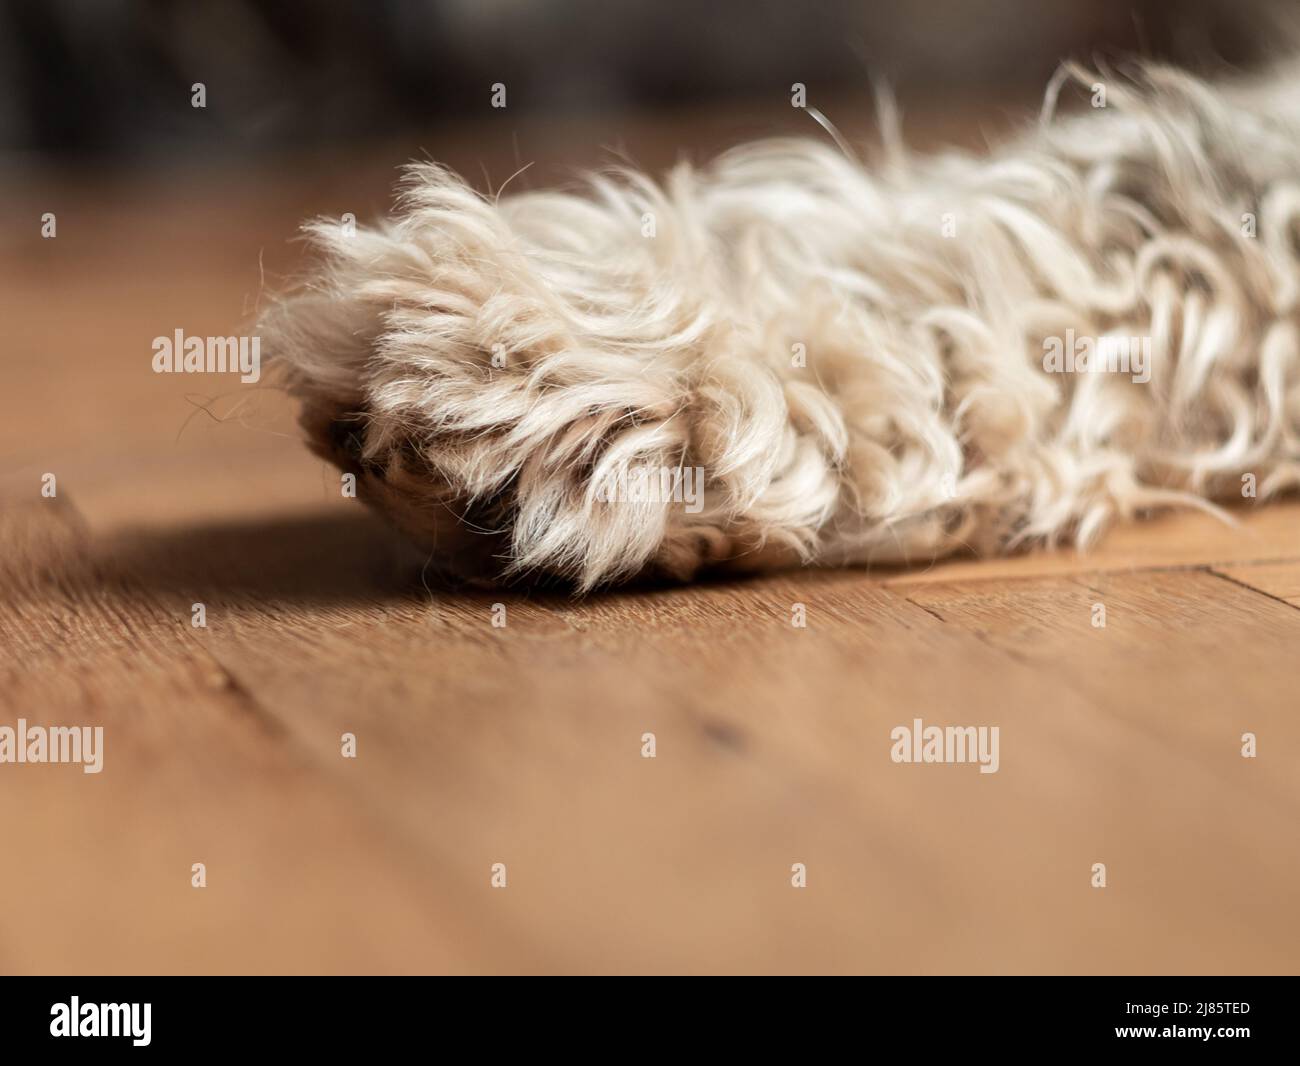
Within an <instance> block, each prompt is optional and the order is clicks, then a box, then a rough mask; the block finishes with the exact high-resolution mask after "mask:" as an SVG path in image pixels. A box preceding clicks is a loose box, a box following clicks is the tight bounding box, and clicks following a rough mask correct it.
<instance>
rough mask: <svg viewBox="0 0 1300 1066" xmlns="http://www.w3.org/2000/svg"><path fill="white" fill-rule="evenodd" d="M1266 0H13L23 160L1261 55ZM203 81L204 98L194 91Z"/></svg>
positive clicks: (1224, 61) (10, 106)
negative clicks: (802, 88) (497, 109)
mask: <svg viewBox="0 0 1300 1066" xmlns="http://www.w3.org/2000/svg"><path fill="white" fill-rule="evenodd" d="M1294 8H1295V5H1294V4H1278V3H1273V2H1271V0H1185V2H1171V0H1059V2H1054V0H875V2H872V0H803V2H792V0H712V2H700V0H689V2H685V0H367V2H361V0H357V2H355V3H344V2H321V3H310V2H307V0H278V2H274V0H190V2H184V3H181V2H166V0H30V2H28V0H0V152H2V153H3V157H2V158H4V159H5V160H6V161H8V162H11V163H12V162H28V163H30V162H35V161H40V162H54V161H59V162H69V161H74V160H78V159H85V158H87V157H90V158H100V159H113V160H116V161H121V162H127V161H134V162H138V161H147V160H152V159H156V158H158V157H160V156H177V155H179V156H182V157H194V156H199V157H201V156H203V155H210V154H213V153H216V154H220V155H222V156H223V157H227V158H230V157H232V156H233V157H238V156H245V155H257V154H263V153H267V152H276V151H283V150H290V151H292V150H294V149H301V148H302V147H304V146H314V145H321V144H325V143H330V142H338V141H341V140H355V139H357V138H364V137H368V136H377V137H384V136H389V135H391V134H393V133H394V132H395V131H400V130H405V129H412V128H419V127H421V126H424V125H427V124H436V123H438V122H440V121H443V120H454V119H462V118H484V117H487V116H490V115H491V108H490V97H491V86H492V85H493V84H494V83H497V82H500V83H504V84H505V85H506V86H507V93H508V105H509V109H510V111H511V112H512V113H513V114H524V115H527V114H530V113H532V114H536V113H545V114H546V115H548V116H551V117H556V116H568V115H575V116H580V115H584V114H595V113H610V112H628V111H638V112H645V111H653V110H655V109H674V108H676V109H681V108H684V107H699V106H707V105H710V104H725V103H726V102H727V101H731V100H740V99H743V100H751V101H752V100H756V99H764V100H766V99H770V100H771V101H772V102H777V101H779V100H780V99H781V98H782V97H784V98H787V99H788V96H789V92H790V85H791V84H792V83H793V82H803V83H805V84H806V85H807V86H808V90H809V96H810V99H816V98H817V96H818V94H823V95H829V94H836V93H839V94H845V93H861V91H862V90H863V89H864V87H866V86H869V85H870V83H871V82H872V81H874V80H880V79H887V80H889V81H890V82H891V83H892V84H893V85H894V86H895V87H896V89H897V91H898V93H899V95H900V97H901V98H903V99H904V100H905V101H906V100H907V99H908V98H909V97H924V98H927V99H931V100H933V99H936V98H937V99H940V100H942V99H944V98H947V97H950V96H952V95H953V94H960V95H967V94H968V93H969V91H970V90H972V89H976V88H978V89H980V90H981V91H994V90H996V91H999V92H1003V93H1005V94H1007V95H1010V96H1016V95H1021V94H1029V93H1037V92H1039V91H1040V90H1041V87H1042V85H1043V83H1044V82H1045V80H1046V79H1047V78H1048V77H1049V76H1050V74H1051V72H1052V70H1053V68H1054V67H1055V66H1056V64H1057V62H1058V61H1059V60H1060V59H1061V58H1062V57H1066V56H1070V57H1075V58H1079V59H1084V60H1095V59H1098V58H1104V57H1108V56H1113V57H1118V56H1123V55H1126V54H1134V53H1137V54H1144V55H1149V56H1159V57H1165V58H1170V59H1174V60H1177V61H1180V62H1185V63H1192V64H1193V65H1196V66H1199V67H1207V66H1209V67H1214V66H1216V65H1226V66H1242V65H1249V64H1251V63H1254V62H1257V61H1258V60H1259V59H1260V58H1261V57H1262V52H1263V50H1264V49H1266V48H1268V47H1269V46H1270V43H1274V42H1276V40H1277V39H1278V34H1277V32H1276V31H1275V27H1277V26H1280V25H1282V23H1283V22H1284V21H1285V19H1286V18H1287V17H1288V16H1287V14H1286V13H1287V11H1289V10H1292V9H1294ZM196 82H202V83H203V85H204V87H205V91H206V94H207V107H206V108H203V109H196V108H194V107H192V106H191V87H192V86H193V84H194V83H196Z"/></svg>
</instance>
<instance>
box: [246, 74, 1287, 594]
mask: <svg viewBox="0 0 1300 1066" xmlns="http://www.w3.org/2000/svg"><path fill="white" fill-rule="evenodd" d="M1073 76H1074V77H1079V78H1081V79H1082V81H1083V82H1084V84H1085V86H1087V85H1089V84H1091V83H1092V82H1094V81H1101V80H1104V82H1105V85H1106V92H1107V99H1106V105H1107V106H1106V107H1105V108H1104V109H1101V110H1097V111H1095V112H1094V111H1088V109H1087V108H1085V111H1086V112H1087V113H1085V114H1083V115H1081V116H1080V117H1075V118H1066V119H1061V118H1057V117H1054V116H1053V114H1052V112H1053V111H1054V109H1055V107H1054V104H1055V95H1056V92H1057V90H1058V88H1059V85H1060V83H1059V82H1058V83H1057V84H1054V85H1053V87H1052V88H1051V89H1050V90H1049V93H1048V103H1047V106H1046V107H1045V114H1044V118H1043V121H1042V122H1041V124H1040V126H1039V128H1037V129H1036V130H1034V131H1032V132H1030V133H1029V134H1028V135H1026V136H1025V137H1024V138H1023V139H1021V140H1020V141H1019V142H1017V143H1015V144H1013V145H1011V146H1009V147H1007V148H1006V149H1004V150H1002V151H1001V152H999V153H998V154H996V155H994V156H993V157H992V158H990V159H976V158H971V157H968V156H966V155H959V154H947V155H942V156H939V157H936V158H926V159H919V158H913V157H910V156H909V155H908V154H907V153H906V152H905V151H903V149H902V148H901V146H900V145H899V144H898V142H897V140H896V138H893V137H887V138H886V147H885V151H884V153H883V155H882V158H881V159H879V160H878V161H876V162H875V163H874V164H873V165H869V166H864V165H862V164H860V163H858V162H856V161H854V160H851V159H849V158H847V157H846V156H845V155H844V154H843V153H842V152H840V151H839V150H837V149H835V148H833V147H830V146H827V145H825V144H823V143H819V142H817V141H812V140H809V141H797V140H780V141H770V142H764V143H757V144H752V145H747V146H744V147H741V148H738V149H736V150H734V151H731V152H729V153H727V154H726V155H724V156H722V157H721V158H720V159H718V160H717V161H716V162H714V163H713V164H712V165H710V166H709V167H707V168H706V169H703V170H697V169H693V168H692V167H691V166H689V165H686V164H682V165H679V166H678V167H676V168H675V169H674V170H673V171H672V172H671V173H669V174H668V175H667V177H666V178H665V180H664V181H663V183H662V184H659V183H656V182H655V181H653V180H651V179H650V178H648V177H646V176H645V175H643V174H640V173H635V172H631V171H618V172H615V173H611V174H605V175H599V176H593V177H592V178H591V179H590V185H589V188H587V189H585V190H583V191H582V192H580V193H577V194H571V193H566V192H530V193H526V194H521V195H513V196H504V197H502V198H501V199H500V200H499V201H497V200H494V199H489V198H484V197H482V196H480V195H478V194H477V193H475V192H473V191H472V190H471V189H470V188H469V187H468V186H467V185H466V184H465V183H464V182H462V181H461V180H460V179H459V178H457V177H456V176H455V175H453V174H451V173H449V172H448V171H446V170H444V169H442V168H440V167H437V166H431V165H418V166H413V167H411V168H410V171H409V173H408V176H407V181H406V184H405V192H404V195H403V198H402V202H401V206H400V211H399V213H398V214H397V216H396V217H395V218H393V219H391V220H388V221H382V222H380V223H378V224H377V225H375V226H374V227H373V228H358V229H357V231H356V233H355V235H354V236H347V235H346V234H344V232H343V231H342V230H341V228H340V227H339V225H338V224H337V223H334V222H326V221H318V222H316V223H313V224H311V225H310V226H309V227H308V229H309V232H310V233H311V235H312V237H313V238H314V240H315V242H316V243H317V244H319V246H320V247H321V248H322V249H323V252H324V255H323V265H322V266H321V267H320V268H319V272H318V273H317V274H316V275H315V276H314V277H313V278H312V279H311V281H310V283H309V284H308V285H307V286H306V287H305V289H304V290H303V291H302V292H300V293H298V294H296V295H293V296H291V297H289V298H288V299H286V300H285V301H283V302H282V303H281V304H279V305H277V307H276V308H275V309H274V310H273V311H272V313H271V314H270V315H269V316H268V317H267V319H266V321H265V322H264V323H263V329H264V333H265V335H266V336H265V343H266V345H267V347H268V349H269V351H270V354H271V355H272V357H273V358H278V360H279V361H280V362H281V364H282V365H283V367H284V369H285V371H286V373H287V380H288V383H289V386H290V388H291V389H292V390H293V391H294V392H295V393H296V394H297V395H299V396H300V397H301V398H302V399H303V401H304V408H303V422H304V425H305V427H306V428H307V431H308V435H309V438H310V439H311V441H312V443H313V445H314V446H315V447H316V449H317V450H318V451H319V452H320V453H321V454H324V455H327V456H329V457H331V458H333V459H334V460H335V461H337V462H338V463H339V464H340V465H341V466H343V467H345V468H346V469H350V470H353V471H354V472H355V473H357V475H358V480H359V484H360V494H361V495H362V496H363V497H366V498H368V499H370V500H371V501H372V502H373V503H374V504H375V505H376V506H378V507H379V508H380V509H382V510H384V511H386V512H387V513H389V514H390V515H391V516H392V517H393V518H394V519H396V520H397V521H398V522H399V523H400V524H402V525H403V526H405V527H406V528H407V529H408V530H410V531H411V532H413V533H415V534H416V535H417V536H419V537H421V538H422V539H423V540H424V541H425V542H426V543H428V544H430V545H431V546H432V547H433V550H434V552H435V554H436V556H437V558H438V561H439V562H441V563H444V564H447V565H449V566H452V567H455V568H459V569H462V570H464V569H471V570H476V571H482V570H484V569H487V570H490V571H495V572H497V573H499V574H510V573H518V572H525V571H540V572H544V573H552V574H560V575H564V576H566V577H569V578H572V579H574V580H575V581H576V582H577V583H578V584H579V585H580V586H581V587H583V588H589V587H592V586H595V585H597V584H600V583H603V582H609V581H613V580H617V579H622V578H626V577H628V576H631V575H635V574H639V573H643V572H647V571H649V572H661V573H668V574H671V575H674V576H678V577H687V576H689V575H691V574H693V573H695V572H696V571H697V569H699V568H700V567H701V566H702V565H715V564H740V565H745V566H752V567H768V566H777V565H788V564H789V563H791V562H797V561H799V560H803V561H815V562H819V563H826V564H832V565H835V564H861V563H871V562H882V561H888V562H895V561H904V560H910V561H915V560H929V559H931V558H933V557H935V556H937V555H941V554H944V553H949V552H952V551H954V550H956V549H961V548H966V547H970V548H974V549H975V550H978V551H982V552H993V551H999V550H1006V549H1010V548H1013V547H1015V546H1017V545H1023V544H1026V543H1034V542H1039V543H1041V542H1047V543H1052V542H1061V541H1066V540H1069V541H1075V542H1078V543H1081V544H1087V543H1088V542H1090V541H1092V540H1093V539H1094V538H1095V537H1096V536H1097V535H1098V534H1099V532H1100V531H1101V530H1102V529H1103V528H1104V527H1105V526H1106V525H1107V524H1108V523H1109V522H1110V521H1111V520H1112V519H1113V518H1115V517H1116V516H1130V515H1132V514H1134V513H1135V512H1137V511H1140V510H1143V509H1148V508H1151V507H1154V506H1160V505H1166V504H1172V503H1177V502H1199V501H1202V500H1204V499H1208V498H1214V497H1229V498H1230V497H1237V498H1240V495H1241V484H1242V482H1241V477H1242V475H1243V474H1244V473H1251V474H1254V475H1255V477H1256V478H1257V480H1258V485H1259V493H1260V496H1261V497H1264V496H1268V495H1270V494H1273V493H1276V492H1278V491H1280V490H1282V489H1284V488H1286V487H1288V486H1294V485H1296V484H1297V483H1300V338H1298V334H1297V325H1298V323H1300V319H1298V317H1297V316H1298V313H1300V303H1298V301H1300V246H1298V245H1297V239H1298V237H1300V93H1298V91H1297V89H1298V85H1297V82H1296V81H1295V80H1293V79H1291V78H1289V77H1280V78H1274V79H1272V80H1270V81H1269V82H1268V84H1266V85H1263V86H1257V87H1256V88H1254V89H1234V90H1231V91H1228V90H1222V89H1214V88H1211V87H1209V86H1207V85H1206V84H1204V83H1202V82H1199V81H1197V80H1195V79H1193V78H1192V77H1190V76H1188V75H1185V74H1181V73H1177V72H1174V71H1170V70H1165V69H1149V70H1147V71H1145V72H1144V73H1143V74H1142V75H1141V76H1140V77H1138V78H1137V79H1134V80H1129V81H1121V80H1116V79H1114V78H1106V79H1100V78H1093V77H1092V76H1090V75H1089V76H1086V77H1085V76H1083V75H1082V74H1081V73H1079V72H1074V74H1073ZM885 125H886V128H888V127H889V123H888V122H886V124H885ZM647 213H649V214H652V215H653V217H654V225H655V235H654V236H653V237H646V236H643V219H644V217H645V216H646V215H647ZM1248 213H1249V214H1251V215H1253V216H1254V217H1255V218H1256V219H1257V235H1256V236H1254V237H1251V236H1247V235H1246V234H1244V233H1243V215H1246V214H1248ZM945 216H951V219H950V220H951V222H952V223H953V224H954V225H955V236H951V237H946V236H945V235H944V221H945ZM1067 329H1073V330H1074V331H1075V333H1076V334H1077V335H1088V336H1092V337H1102V336H1105V335H1108V334H1120V335H1125V336H1128V335H1137V336H1149V337H1150V338H1151V342H1152V368H1151V378H1150V381H1149V382H1148V383H1146V384H1141V383H1135V382H1133V381H1132V380H1130V378H1129V377H1128V376H1125V375H1120V374H1100V375H1099V374H1085V375H1079V376H1070V375H1060V374H1048V373H1046V372H1045V371H1044V369H1043V353H1044V339H1045V338H1047V337H1051V336H1061V335H1063V334H1064V333H1065V331H1066V330H1067ZM800 344H801V345H803V346H804V347H805V349H806V365H805V366H803V367H799V366H797V365H794V364H795V363H796V362H797V360H795V359H792V351H793V350H794V346H795V345H800ZM494 352H495V353H498V354H504V357H505V360H504V362H505V365H504V367H494V366H493V362H492V356H493V353H494ZM500 361H501V360H500V359H498V362H500ZM642 464H648V465H650V466H671V467H676V466H678V465H684V466H700V467H702V468H703V469H704V471H705V473H706V476H707V482H706V485H705V490H704V507H703V510H702V511H700V513H698V514H690V513H688V512H687V510H686V509H685V508H684V507H683V506H682V504H681V503H671V502H668V503H658V502H640V503H616V504H613V503H602V502H600V501H599V500H598V499H597V498H596V495H597V494H596V491H595V487H596V485H597V483H598V482H599V480H600V479H601V478H603V477H606V476H607V475H609V474H610V473H611V472H613V471H616V470H618V469H620V468H628V467H633V466H637V465H642Z"/></svg>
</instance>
